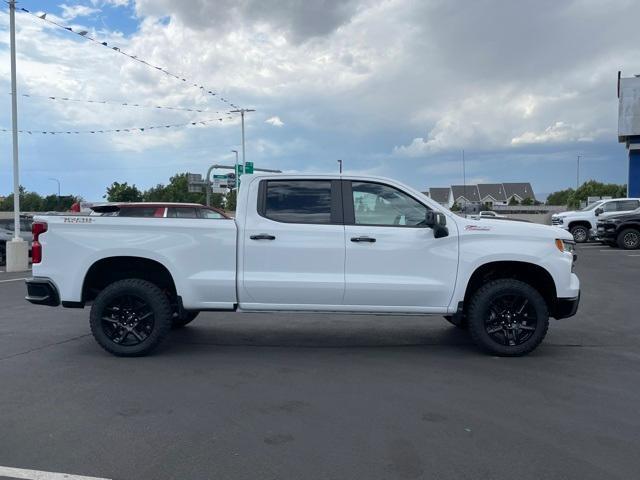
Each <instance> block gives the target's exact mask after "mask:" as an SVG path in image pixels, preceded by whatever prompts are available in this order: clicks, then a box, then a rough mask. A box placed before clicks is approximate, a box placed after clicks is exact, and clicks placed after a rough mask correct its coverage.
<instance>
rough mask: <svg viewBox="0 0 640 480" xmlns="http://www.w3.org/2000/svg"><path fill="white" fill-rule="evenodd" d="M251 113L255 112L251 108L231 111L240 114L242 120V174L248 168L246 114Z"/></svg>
mask: <svg viewBox="0 0 640 480" xmlns="http://www.w3.org/2000/svg"><path fill="white" fill-rule="evenodd" d="M249 112H255V110H253V109H250V108H240V109H238V110H231V113H239V114H240V118H241V120H242V172H243V173H244V171H245V170H246V168H247V158H246V156H245V148H244V114H245V113H249ZM238 180H239V179H236V182H237V181H238Z"/></svg>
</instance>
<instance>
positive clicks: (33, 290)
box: [24, 278, 60, 307]
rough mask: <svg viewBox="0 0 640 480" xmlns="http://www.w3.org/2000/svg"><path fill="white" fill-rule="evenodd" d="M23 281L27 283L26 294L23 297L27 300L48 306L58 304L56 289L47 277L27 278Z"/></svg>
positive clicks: (58, 296)
mask: <svg viewBox="0 0 640 480" xmlns="http://www.w3.org/2000/svg"><path fill="white" fill-rule="evenodd" d="M25 283H26V284H27V296H26V297H24V298H25V300H26V301H27V302H31V303H33V304H34V305H48V306H50V307H57V306H58V305H60V295H59V294H58V289H57V288H56V286H55V285H54V284H53V282H52V281H51V280H49V279H48V278H28V279H27V280H25Z"/></svg>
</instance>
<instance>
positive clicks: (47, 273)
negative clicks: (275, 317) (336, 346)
mask: <svg viewBox="0 0 640 480" xmlns="http://www.w3.org/2000/svg"><path fill="white" fill-rule="evenodd" d="M122 211H124V209H123V210H122ZM236 214H237V217H236V219H235V220H234V219H221V220H219V221H216V222H202V221H199V220H196V219H190V218H182V219H181V220H180V221H175V220H172V221H169V220H166V219H154V218H135V219H133V218H123V217H122V216H120V217H102V216H94V217H91V216H85V217H77V216H63V217H46V216H38V217H36V221H35V223H34V232H35V240H34V267H33V275H34V276H33V278H31V279H29V280H27V292H28V295H27V300H28V301H30V302H31V303H34V304H43V305H51V306H57V305H59V304H60V303H61V304H62V306H64V307H75V308H82V307H84V306H85V305H89V304H90V305H91V312H90V321H89V324H90V326H91V331H92V333H93V336H94V338H95V340H96V341H97V342H98V344H99V345H100V346H102V347H103V348H104V349H105V350H107V351H108V352H110V353H112V354H114V355H119V356H138V355H144V354H147V353H149V352H151V351H152V350H153V349H154V348H155V347H156V346H157V345H158V344H159V343H160V342H161V341H162V340H163V339H164V338H165V337H166V336H167V334H168V333H169V330H170V329H171V327H172V325H173V326H180V325H184V324H186V323H188V322H189V321H191V320H192V319H193V318H195V316H196V315H197V313H198V312H200V311H203V310H215V311H229V312H234V311H237V312H265V311H272V312H281V311H312V312H357V313H374V314H384V313H388V314H391V313H393V314H414V315H434V314H436V315H444V316H445V318H446V319H447V320H448V321H450V322H451V323H453V324H454V325H457V326H460V327H468V329H469V331H470V333H471V336H472V338H473V340H474V341H475V343H476V344H477V345H479V346H480V347H481V348H482V349H484V350H486V351H488V352H490V353H491V354H494V355H502V356H517V355H524V354H527V353H529V352H531V351H532V350H533V349H535V348H536V347H537V346H538V345H539V344H540V342H542V340H543V338H544V337H545V335H546V332H547V328H548V326H549V317H554V318H558V319H560V318H566V317H570V316H572V315H574V314H575V313H576V310H577V308H578V302H579V296H580V282H579V280H578V277H577V276H576V275H575V273H574V272H573V264H574V260H575V258H574V252H573V244H574V242H573V239H572V237H571V235H570V234H569V233H568V232H566V231H564V230H562V229H559V228H556V227H551V226H547V225H539V224H533V223H522V222H505V221H498V220H488V219H484V220H480V221H479V220H471V219H466V218H461V217H459V216H457V215H455V214H453V213H452V212H450V211H449V210H447V209H446V208H444V207H442V206H441V205H440V204H438V203H436V202H434V201H433V200H432V199H430V198H429V197H427V196H425V195H423V194H421V193H420V192H418V191H417V190H414V189H412V188H410V187H408V186H406V185H403V184H402V183H399V182H396V181H393V180H389V179H385V178H380V177H364V176H346V175H345V176H336V175H247V176H245V177H243V182H242V188H241V190H240V192H239V195H238V208H237V212H236ZM150 232H153V233H154V234H150ZM183 312H187V313H189V315H183Z"/></svg>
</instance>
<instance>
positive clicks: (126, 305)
mask: <svg viewBox="0 0 640 480" xmlns="http://www.w3.org/2000/svg"><path fill="white" fill-rule="evenodd" d="M171 319H172V311H171V304H170V302H169V298H168V297H167V296H166V295H165V294H164V293H163V292H162V290H160V288H158V287H157V286H156V285H155V284H153V283H151V282H147V281H146V280H140V279H136V278H129V279H126V280H120V281H117V282H114V283H112V284H111V285H109V286H107V287H106V288H105V289H104V290H102V291H101V292H100V293H99V294H98V296H97V297H96V299H95V301H94V303H93V306H92V307H91V315H90V324H91V333H93V337H94V338H95V339H96V341H97V342H98V344H99V345H100V346H101V347H102V348H104V349H105V350H106V351H107V352H109V353H112V354H114V355H117V356H121V357H139V356H142V355H146V354H148V353H149V352H151V351H152V350H153V349H155V348H156V347H157V346H158V345H159V344H160V343H161V342H162V341H163V340H164V339H165V338H166V336H167V334H168V333H169V330H170V329H171Z"/></svg>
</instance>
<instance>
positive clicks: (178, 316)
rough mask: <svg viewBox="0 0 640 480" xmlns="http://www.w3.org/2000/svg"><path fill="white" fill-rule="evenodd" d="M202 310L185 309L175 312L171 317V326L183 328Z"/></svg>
mask: <svg viewBox="0 0 640 480" xmlns="http://www.w3.org/2000/svg"><path fill="white" fill-rule="evenodd" d="M199 313H200V312H193V311H188V310H183V311H182V312H181V313H174V314H173V318H171V328H182V327H184V326H185V325H187V324H189V323H191V322H193V321H194V320H195V319H196V317H197V316H198V314H199Z"/></svg>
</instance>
